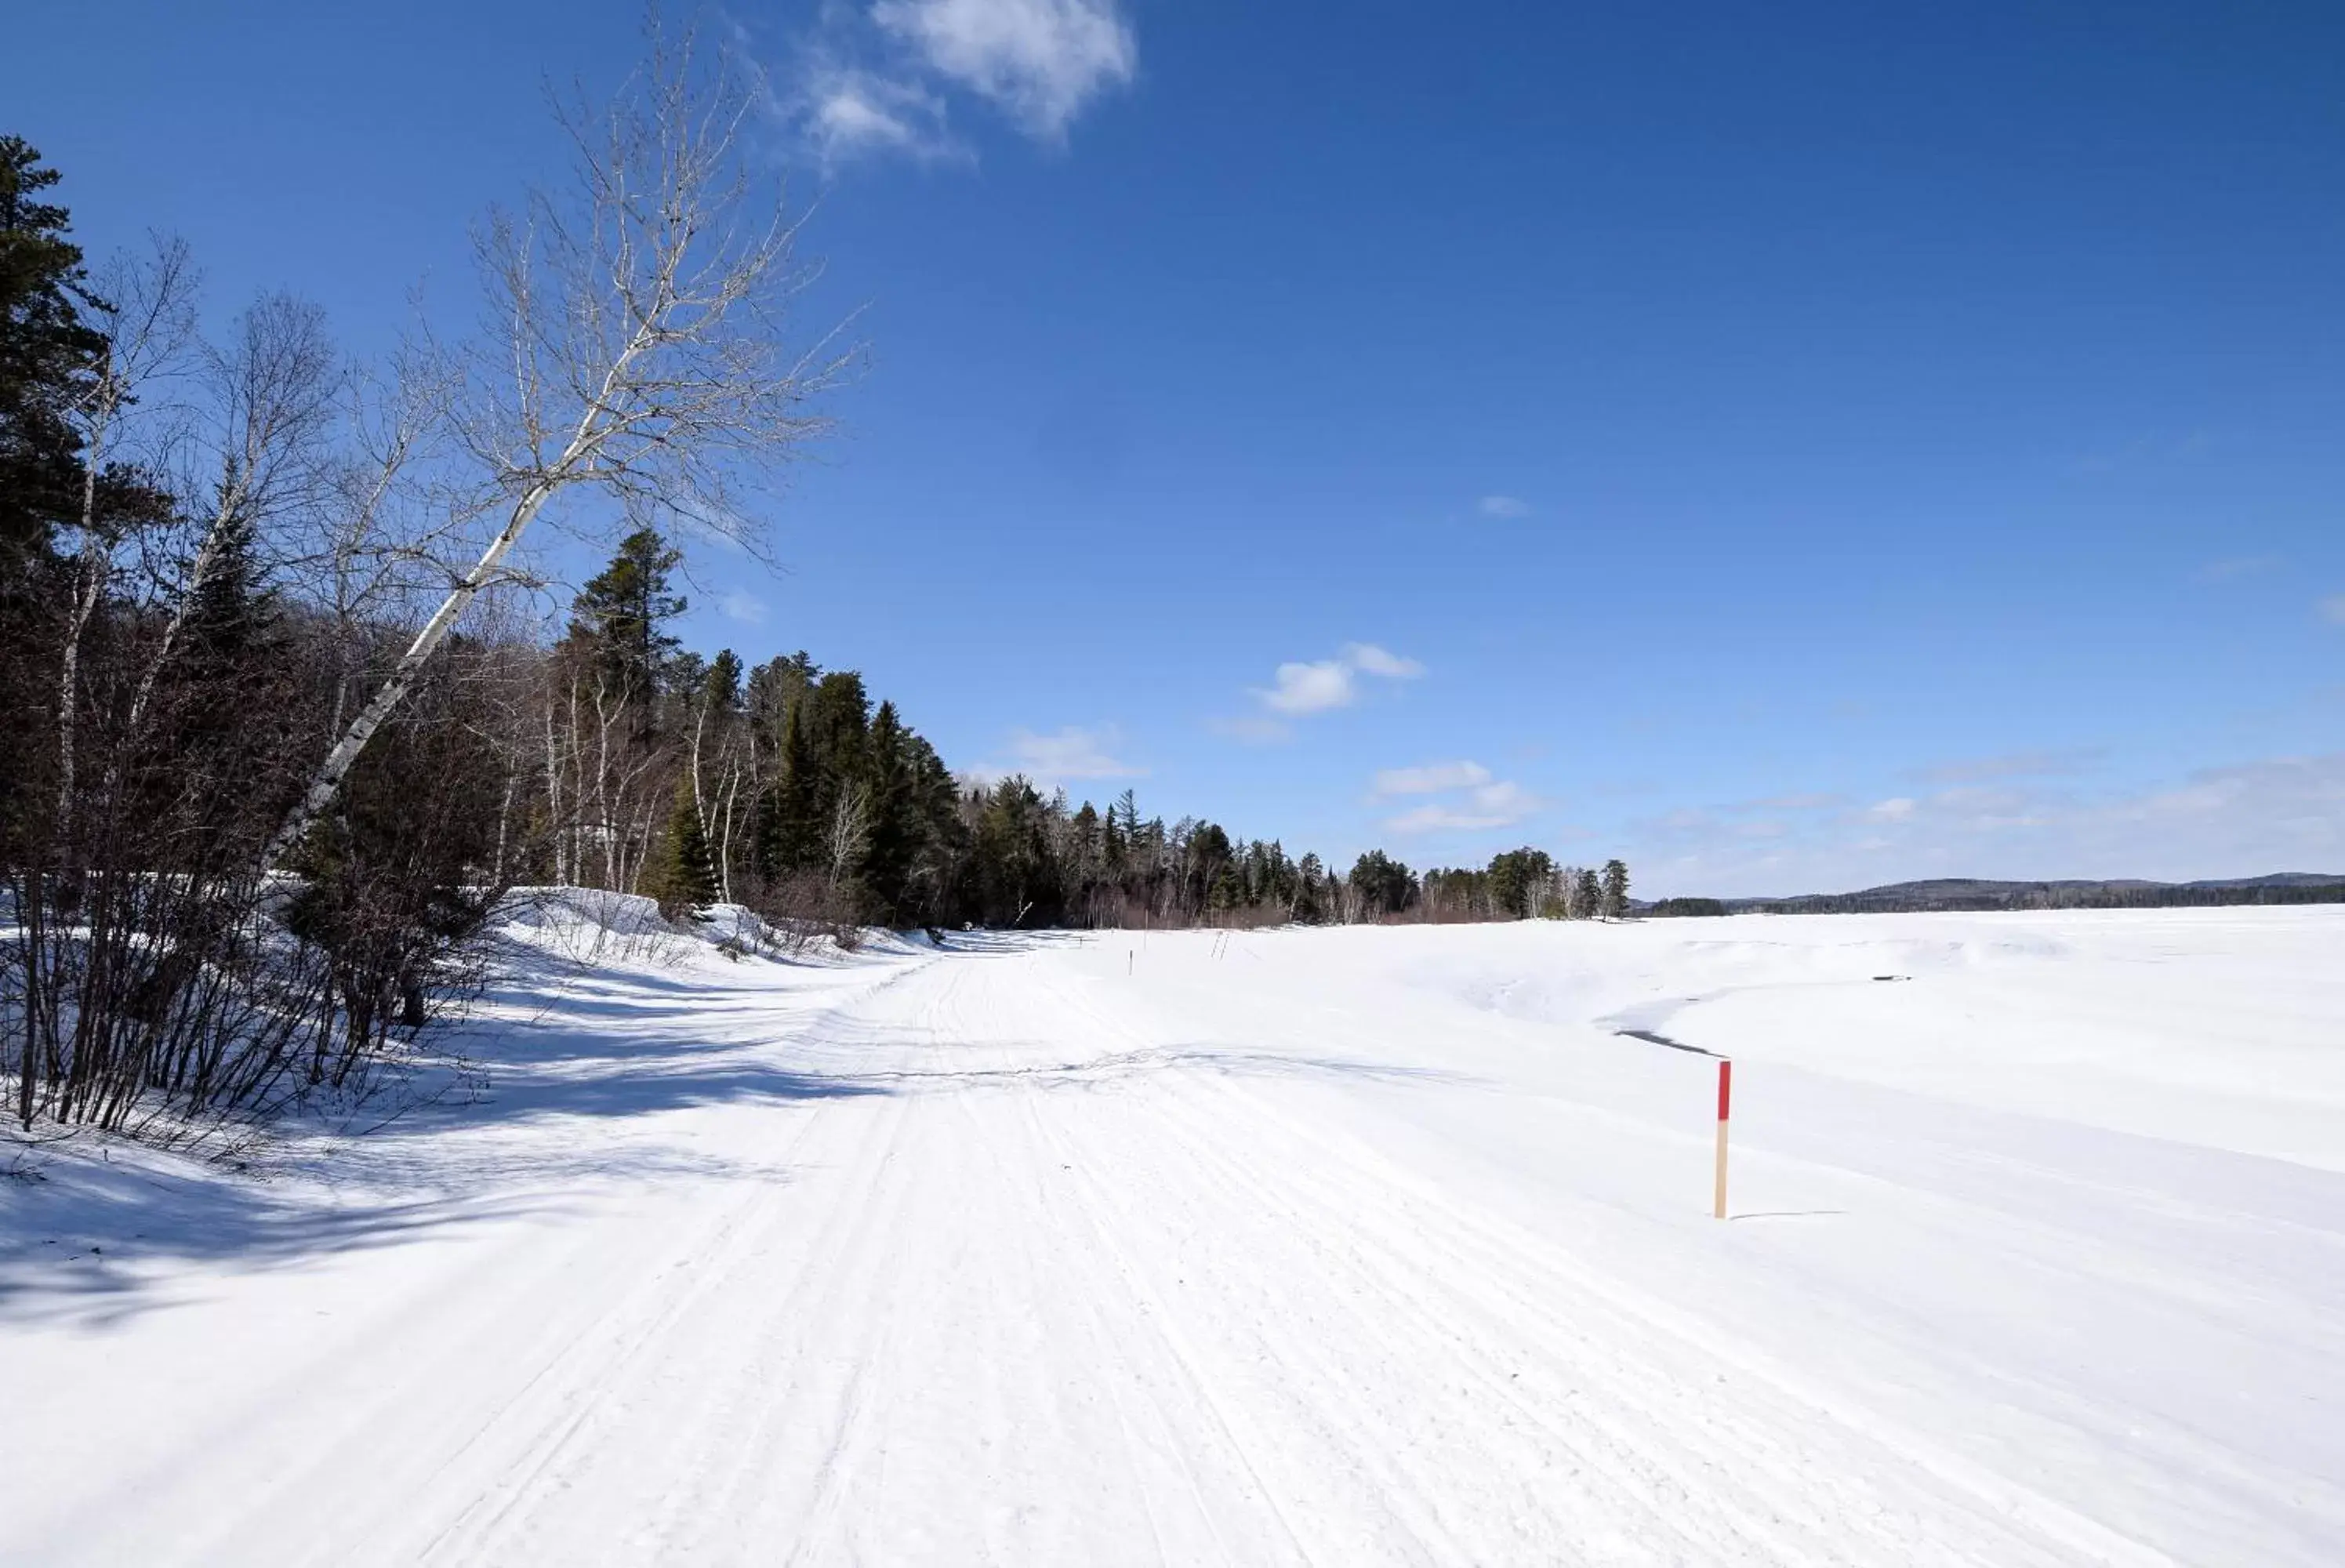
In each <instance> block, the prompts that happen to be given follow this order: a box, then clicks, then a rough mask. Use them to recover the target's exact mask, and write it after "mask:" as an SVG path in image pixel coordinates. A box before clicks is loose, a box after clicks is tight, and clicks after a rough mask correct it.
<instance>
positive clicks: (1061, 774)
mask: <svg viewBox="0 0 2345 1568" xmlns="http://www.w3.org/2000/svg"><path fill="white" fill-rule="evenodd" d="M1118 740H1119V737H1118V735H1117V733H1116V731H1115V730H1114V729H1113V728H1112V726H1102V727H1101V728H1098V729H1086V728H1084V727H1083V726H1081V725H1079V724H1069V725H1067V726H1066V727H1065V728H1063V729H1060V730H1054V731H1052V732H1051V733H1049V734H1037V733H1035V732H1033V731H1032V730H1012V731H1011V732H1010V742H1009V744H1008V746H1007V747H1006V748H1005V749H1006V750H1007V751H1008V753H1009V760H1008V761H1006V762H988V763H980V764H977V765H976V766H975V767H973V768H970V769H969V773H970V774H971V775H973V776H975V777H977V778H981V779H1003V778H1008V777H1010V775H1011V774H1023V775H1024V776H1025V777H1027V778H1030V779H1032V780H1034V781H1035V782H1036V783H1038V784H1063V783H1065V782H1067V781H1069V780H1071V779H1122V778H1139V777H1141V776H1142V775H1143V774H1146V773H1147V772H1148V770H1147V769H1146V768H1142V767H1135V766H1133V765H1132V764H1130V763H1127V762H1124V761H1122V760H1121V759H1120V758H1118V757H1116V756H1114V755H1112V754H1111V753H1110V751H1109V748H1110V747H1111V746H1114V745H1116V744H1118Z"/></svg>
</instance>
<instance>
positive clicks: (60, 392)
mask: <svg viewBox="0 0 2345 1568" xmlns="http://www.w3.org/2000/svg"><path fill="white" fill-rule="evenodd" d="M755 103H756V97H755V93H754V91H753V90H752V87H751V86H750V85H748V84H746V82H745V81H744V80H743V79H742V78H740V77H739V76H738V75H737V73H733V72H731V71H730V70H729V69H728V68H727V67H726V65H725V63H724V62H723V61H721V60H719V61H717V62H716V63H714V64H711V63H710V62H709V61H707V60H706V59H705V58H702V57H700V56H696V55H695V53H694V51H693V49H692V47H691V45H690V40H688V39H686V40H683V41H681V42H671V43H669V44H665V45H662V46H660V47H659V48H657V49H655V58H654V59H653V61H652V63H651V65H650V66H649V67H647V69H646V70H645V72H644V73H642V74H640V75H639V76H637V77H636V78H635V79H634V84H633V86H631V87H630V88H629V89H628V91H627V92H626V93H624V94H623V95H622V96H621V98H620V99H619V100H618V101H617V102H616V103H614V105H612V106H609V107H608V108H607V109H605V108H601V107H598V108H596V109H595V110H594V111H593V112H592V113H584V114H580V115H577V116H574V121H573V124H574V128H576V129H579V130H580V135H579V136H578V137H575V138H574V146H575V147H576V148H577V149H578V157H579V158H580V160H581V167H580V168H579V169H578V170H577V171H575V173H576V175H577V177H576V178H575V179H574V181H573V182H572V183H570V184H568V185H565V186H563V187H560V189H561V193H562V194H559V195H556V196H552V197H533V198H532V199H531V201H530V203H529V204H528V206H527V207H526V208H525V209H524V210H523V211H522V212H520V213H517V214H515V215H513V217H497V218H492V221H491V222H490V223H489V224H488V225H486V226H485V228H484V229H483V235H482V247H481V248H482V257H483V284H484V288H485V289H486V308H485V309H483V311H482V320H483V322H485V323H487V325H485V326H484V327H483V328H482V329H481V335H480V336H479V337H477V338H472V339H447V338H436V337H435V338H428V339H419V342H418V344H417V345H416V346H414V347H412V348H411V349H407V350H405V351H403V352H402V353H401V354H400V355H398V356H396V357H394V359H391V361H389V362H386V363H381V364H362V363H358V362H355V361H353V360H351V359H350V358H349V357H348V356H346V355H344V354H343V353H342V352H341V351H340V349H337V347H336V346H335V345H334V343H333V341H332V339H331V338H330V335H329V333H328V331H327V328H326V323H325V321H324V319H323V317H322V315H321V313H320V311H319V310H318V309H316V308H315V307H314V306H311V305H310V304H307V303H306V302H304V301H302V300H300V299H299V298H295V297H292V296H289V295H282V294H271V295H267V296H263V297H261V298H257V299H255V300H253V301H252V302H250V304H249V306H248V307H247V308H246V309H243V310H242V311H241V312H239V313H238V314H237V315H236V316H235V317H234V319H232V320H231V321H230V322H229V323H228V326H227V328H226V329H225V330H224V331H218V332H208V331H206V330H205V329H203V325H202V323H203V317H202V314H201V312H200V311H199V309H198V299H199V285H200V278H199V276H198V270H197V268H196V267H195V265H194V261H193V258H191V257H190V256H189V254H188V251H187V249H186V248H185V247H184V246H183V245H180V244H178V243H177V242H175V241H170V240H167V239H163V240H157V241H156V242H155V243H154V245H153V246H152V248H151V249H150V250H148V251H147V252H145V253H142V254H140V255H137V256H135V257H128V258H122V259H120V260H118V261H117V262H114V263H109V264H107V265H106V266H104V267H99V268H93V267H92V266H90V265H89V264H88V263H87V261H86V258H85V257H84V256H83V254H82V252H81V250H80V248H78V247H77V246H76V244H75V242H74V240H73V238H72V233H71V225H70V221H69V217H68V214H67V212H66V208H65V207H63V206H62V205H60V204H58V203H57V202H56V201H55V200H54V199H52V195H51V193H52V191H53V190H54V187H56V185H57V183H58V178H59V177H58V175H57V173H56V171H55V170H53V169H51V168H49V167H46V165H45V164H44V163H43V162H42V160H41V158H40V157H39V155H38V153H37V152H36V150H35V149H34V148H33V147H31V146H29V145H28V144H26V143H25V142H24V141H23V140H21V139H18V138H15V137H0V1089H5V1092H6V1094H7V1095H8V1097H9V1100H10V1103H9V1105H8V1107H7V1109H8V1111H9V1112H11V1113H13V1115H14V1117H15V1119H17V1120H18V1121H20V1122H21V1123H24V1124H26V1125H29V1124H30V1123H32V1122H33V1121H35V1120H36V1119H37V1118H44V1117H46V1118H56V1119H58V1120H62V1121H67V1122H95V1123H97V1124H100V1125H105V1126H111V1127H121V1126H125V1125H128V1124H130V1123H132V1122H135V1121H138V1120H140V1119H142V1118H152V1117H156V1116H158V1115H165V1114H166V1113H167V1117H168V1120H167V1123H166V1124H165V1125H168V1126H173V1127H179V1128H187V1127H193V1126H197V1125H199V1124H201V1123H202V1121H203V1120H204V1118H228V1117H242V1116H251V1115H258V1114H261V1113H264V1112H266V1111H268V1110H270V1109H272V1108H278V1107H281V1106H283V1105H285V1104H288V1103H291V1102H293V1101H296V1100H299V1099H301V1098H305V1097H308V1096H310V1095H314V1094H318V1093H322V1092H329V1091H337V1090H341V1091H351V1090H356V1089H359V1088H362V1087H364V1086H365V1085H366V1084H367V1083H368V1081H369V1080H370V1077H371V1075H372V1074H373V1073H374V1071H375V1070H376V1068H378V1067H380V1066H381V1064H382V1063H383V1062H384V1061H385V1060H387V1059H390V1058H392V1057H397V1056H398V1055H399V1054H400V1053H401V1051H402V1050H403V1049H404V1048H405V1043H406V1042H409V1041H411V1040H412V1039H413V1038H414V1037H415V1034H414V1032H415V1031H416V1030H419V1029H421V1028H423V1027H426V1026H428V1025H429V1024H430V1022H431V1020H432V1019H433V1018H435V1017H440V1016H442V1013H443V1011H444V1009H445V1007H446V1006H447V1004H448V1003H449V1002H450V1000H451V999H452V998H455V997H459V996H462V994H463V992H464V990H465V987H466V986H467V985H468V984H469V983H470V982H471V980H472V977H473V976H474V975H475V974H476V972H477V970H478V956H479V955H480V953H481V951H482V944H481V942H480V937H481V935H482V932H483V931H484V929H485V926H486V923H487V921H488V920H489V917H490V916H491V915H492V912H493V911H494V910H495V909H496V908H497V907H498V906H499V905H500V904H501V902H502V901H503V899H504V898H505V897H506V895H507V894H508V892H509V890H511V889H513V888H514V887H516V886H521V885H530V884H557V885H582V886H585V887H590V888H603V889H609V890H614V891H618V892H625V893H642V894H648V895H652V896H654V897H655V898H656V899H657V900H658V901H659V903H660V904H661V905H662V906H663V907H664V908H665V909H667V910H669V911H671V912H672V913H674V914H675V915H676V916H679V917H689V916H693V915H694V914H695V913H697V912H699V911H703V910H705V909H706V908H707V907H708V906H710V905H715V904H718V903H725V902H730V903H734V904H738V905H746V906H747V907H748V908H750V909H751V910H753V911H756V913H758V914H759V915H762V916H765V917H766V920H767V921H768V922H770V923H771V925H772V926H773V927H774V928H776V929H778V930H781V931H784V932H787V933H794V934H797V935H800V936H803V935H804V934H807V933H809V932H821V931H828V932H832V933H835V934H836V935H837V936H840V937H841V938H842V939H848V940H851V939H852V934H853V933H854V932H855V931H856V930H857V929H858V928H859V927H860V926H864V925H867V924H872V923H881V924H888V925H894V926H959V925H961V924H964V923H968V924H976V925H984V926H1051V925H1061V926H1063V925H1078V926H1105V925H1187V924H1193V923H1199V922H1217V923H1224V924H1246V925H1255V924H1264V923H1271V922H1290V921H1300V922H1309V921H1345V922H1348V921H1365V920H1386V919H1428V920H1436V919H1494V918H1513V917H1524V916H1553V915H1592V914H1598V913H1610V914H1619V913H1622V912H1624V911H1625V910H1626V909H1627V907H1628V903H1627V873H1626V871H1625V868H1622V867H1620V866H1619V863H1617V862H1615V863H1613V865H1611V866H1609V867H1608V868H1606V871H1605V873H1604V874H1603V875H1599V874H1598V873H1595V872H1591V871H1585V870H1580V869H1577V868H1568V867H1562V866H1559V865H1555V864H1554V863H1553V862H1552V861H1550V860H1549V859H1548V857H1547V856H1546V855H1543V854H1541V853H1540V852H1538V851H1536V850H1528V849H1526V850H1519V851H1512V852H1509V853H1508V854H1507V855H1500V856H1498V857H1497V859H1496V860H1494V861H1493V862H1492V863H1491V865H1489V866H1488V867H1487V868H1485V869H1483V870H1477V871H1437V872H1434V873H1430V874H1427V875H1425V876H1424V877H1422V878H1420V877H1419V876H1417V875H1416V874H1415V873H1413V872H1411V871H1410V869H1409V868H1408V867H1407V866H1406V865H1402V864H1400V863H1399V862H1397V861H1396V860H1393V859H1391V858H1390V857H1389V856H1387V855H1384V854H1383V853H1382V852H1380V851H1376V852H1371V853H1369V854H1367V855H1362V856H1360V857H1359V858H1358V860H1356V861H1355V863H1354V865H1351V866H1350V867H1349V868H1347V869H1339V868H1337V867H1335V866H1331V865H1325V864H1323V863H1322V862H1321V861H1320V860H1319V858H1318V857H1317V856H1315V855H1309V854H1304V855H1300V856H1299V857H1298V856H1293V855H1289V854H1288V852H1287V851H1286V849H1285V847H1284V845H1282V844H1280V843H1279V842H1277V841H1275V840H1270V841H1264V840H1260V839H1253V840H1241V839H1239V838H1237V837H1235V836H1233V835H1231V834H1230V833H1228V832H1227V831H1225V830H1224V829H1223V827H1221V826H1220V825H1218V824H1213V823H1210V822H1203V821H1200V820H1197V819H1195V818H1193V817H1182V818H1178V819H1175V820H1173V821H1170V822H1168V821H1167V820H1165V819H1164V818H1163V817H1162V816H1161V815H1152V816H1146V817H1143V816H1142V814H1141V810H1140V807H1139V805H1138V804H1137V802H1136V801H1135V799H1134V797H1133V796H1132V794H1131V792H1129V791H1127V792H1125V793H1124V794H1122V796H1121V797H1120V798H1118V799H1117V800H1115V801H1112V802H1110V803H1107V804H1104V805H1099V804H1092V803H1090V802H1084V803H1082V804H1071V803H1070V802H1069V801H1068V800H1067V799H1066V798H1065V797H1064V796H1063V795H1062V794H1048V795H1046V794H1043V793H1042V792H1041V791H1040V790H1038V789H1037V787H1036V786H1035V785H1034V784H1032V783H1031V782H1030V781H1029V780H1026V779H1022V778H1006V779H998V780H983V781H980V780H974V779H963V778H957V777H956V776H955V775H954V774H952V772H951V771H950V770H949V768H948V766H947V765H946V764H945V762H944V760H943V759H942V758H940V757H939V754H937V751H936V749H935V748H934V747H933V746H931V745H930V744H929V743H928V742H927V741H926V740H925V739H923V738H922V737H921V736H920V735H919V733H917V732H915V731H914V730H913V729H912V728H911V727H910V725H909V723H907V722H906V719H905V716H904V715H903V714H902V713H899V712H898V709H897V708H896V706H895V705H894V704H893V703H890V702H888V701H886V700H881V699H878V698H877V697H876V694H875V693H871V692H869V691H868V690H867V688H866V686H865V683H864V682H863V680H862V678H861V676H860V675H859V674H858V673H856V672H854V671H849V670H826V669H823V668H821V667H820V666H818V665H817V663H815V662H814V661H813V659H812V658H810V657H809V656H808V655H807V653H804V652H797V653H792V654H787V655H784V656H781V657H776V658H770V659H766V660H765V661H764V662H762V663H749V662H748V661H746V660H744V659H742V658H741V657H739V656H737V655H736V654H735V653H733V652H720V653H718V654H717V655H716V656H715V657H714V658H703V657H701V656H699V655H696V654H694V653H691V652H686V651H685V650H684V649H682V648H681V647H680V646H679V644H678V642H677V641H676V640H675V637H674V636H673V635H672V633H671V632H670V630H669V628H670V627H671V626H672V624H673V623H674V621H675V616H677V615H678V614H679V613H681V612H683V611H684V609H685V601H684V598H683V596H682V595H681V594H680V593H678V592H675V585H674V577H675V572H676V570H677V568H678V565H679V557H678V554H677V552H676V551H675V548H674V547H673V545H672V544H671V543H669V542H668V540H669V539H670V538H672V537H674V536H675V535H676V534H677V533H678V532H679V531H683V530H685V529H687V528H689V529H692V530H695V531H704V532H705V531H717V532H720V533H725V534H727V535H728V536H730V537H732V538H734V539H735V540H736V542H738V543H740V544H741V545H743V546H744V547H746V548H748V549H750V550H752V551H755V550H756V548H757V544H758V536H757V533H756V520H757V519H758V518H759V517H760V516H761V515H763V513H762V511H761V508H760V507H759V506H758V505H757V504H756V495H755V492H754V491H752V490H746V489H745V488H744V487H745V485H750V484H753V483H754V481H755V479H756V475H758V474H759V473H761V472H765V471H767V470H770V469H771V468H772V466H773V465H774V464H775V463H777V461H779V460H784V459H787V458H788V457H789V456H791V455H792V454H793V453H794V452H795V451H796V450H797V449H798V448H799V447H800V446H802V445H803V443H804V442H805V441H806V440H808V439H809V438H810V437H811V436H813V435H814V434H816V433H817V432H818V431H819V430H820V429H821V428H822V421H821V420H820V419H819V418H818V417H817V416H816V415H815V414H814V413H812V412H810V411H809V410H810V409H811V407H812V403H811V401H810V400H813V399H815V398H816V397H817V394H819V393H820V392H822V391H823V390H824V389H825V388H826V387H827V386H828V385H829V384H830V383H831V380H832V379H833V378H834V377H835V376H836V375H837V373H838V371H839V370H840V369H841V368H842V367H843V366H844V365H846V364H847V363H848V361H849V359H851V355H849V354H847V353H844V352H835V351H832V350H831V349H829V348H827V347H826V345H825V343H824V341H823V340H822V339H819V338H817V342H816V345H815V347H814V348H813V349H807V348H805V347H795V348H794V347H790V346H788V345H786V344H785V343H784V342H783V341H782V339H781V336H780V329H781V327H782V326H783V325H786V324H787V321H788V320H789V319H790V318H789V314H788V309H787V308H788V307H789V306H790V305H791V304H792V302H793V301H794V299H795V298H796V296H797V291H798V289H799V288H800V287H801V285H802V283H803V281H804V277H805V274H804V272H803V270H802V269H799V268H797V267H796V265H795V264H794V263H793V262H792V261H791V259H790V249H789V246H790V241H791V238H792V236H793V234H794V232H795V231H794V229H793V228H791V227H790V226H789V225H788V224H787V222H785V221H780V220H778V218H777V216H776V215H777V212H778V208H775V207H767V208H764V209H759V208H757V207H756V206H755V201H756V189H757V182H756V179H755V178H754V177H747V178H742V177H736V176H739V175H741V173H742V170H741V169H740V167H738V165H737V161H736V159H735V158H734V157H733V156H732V141H731V137H732V135H733V133H734V131H735V130H736V128H737V127H739V126H742V125H744V124H746V123H748V121H747V116H750V115H751V114H752V112H753V110H754V106H755ZM587 127H592V130H591V133H590V131H589V130H588V128H587ZM752 172H753V173H754V171H752ZM614 517H624V518H625V519H627V520H628V523H627V526H626V528H625V529H624V539H623V540H622V541H620V542H619V544H618V546H617V548H616V550H615V551H614V554H613V555H612V556H611V557H610V558H609V560H608V562H607V564H606V565H605V566H604V570H602V571H601V572H598V573H597V574H596V575H595V576H594V577H593V578H592V579H591V580H590V581H589V582H586V583H585V584H584V587H583V588H581V589H580V590H579V591H578V592H576V593H575V594H574V596H572V597H571V598H570V599H569V601H568V602H566V603H563V604H562V605H560V607H559V609H558V610H556V611H553V612H551V613H549V612H545V611H544V610H543V609H541V608H539V607H540V606H543V604H544V603H545V600H544V597H543V582H541V581H539V580H538V578H537V577H535V576H534V575H533V572H531V571H530V570H529V567H528V561H529V558H528V556H527V555H526V554H525V553H524V552H523V550H522V541H523V536H524V534H525V533H527V532H528V531H529V530H530V529H531V528H532V527H533V525H534V524H535V523H536V522H537V521H539V520H540V519H542V518H543V519H546V520H549V521H550V522H551V523H552V524H554V525H559V526H565V527H569V528H572V529H573V530H574V531H575V532H577V533H579V534H587V533H592V532H594V531H600V525H602V524H604V523H607V522H608V521H609V520H611V519H613V518H614ZM613 531H619V530H613ZM604 537H606V538H607V537H608V534H607V533H606V534H604Z"/></svg>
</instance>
